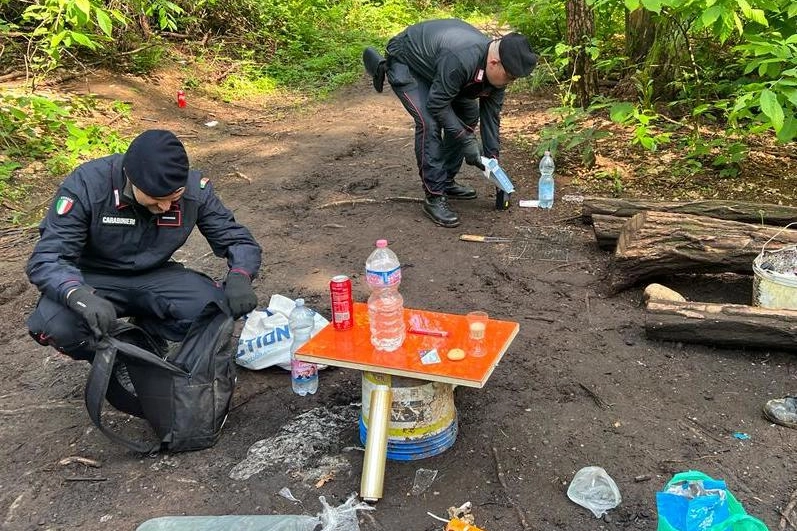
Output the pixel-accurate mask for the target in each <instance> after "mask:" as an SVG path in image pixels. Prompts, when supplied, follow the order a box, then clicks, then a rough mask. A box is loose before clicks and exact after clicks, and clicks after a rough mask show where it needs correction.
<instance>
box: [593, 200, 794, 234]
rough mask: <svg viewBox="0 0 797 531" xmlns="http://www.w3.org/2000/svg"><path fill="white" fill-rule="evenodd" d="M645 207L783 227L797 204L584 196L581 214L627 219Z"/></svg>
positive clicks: (792, 219) (790, 219) (788, 221)
mask: <svg viewBox="0 0 797 531" xmlns="http://www.w3.org/2000/svg"><path fill="white" fill-rule="evenodd" d="M648 210H655V211H657V212H672V213H675V214H692V215H695V216H707V217H710V218H716V219H724V220H727V221H739V222H742V223H753V224H759V225H774V226H780V227H784V226H786V225H788V224H789V223H791V222H792V221H794V220H796V219H797V207H790V206H782V205H771V204H767V203H751V202H746V201H723V200H716V199H711V200H705V201H655V200H645V199H616V198H613V197H585V198H584V201H583V203H582V211H581V215H582V219H583V220H584V222H585V223H590V222H591V220H592V219H593V218H594V216H595V215H596V214H602V215H604V216H616V217H621V218H630V217H631V216H633V215H635V214H638V213H640V212H644V211H648Z"/></svg>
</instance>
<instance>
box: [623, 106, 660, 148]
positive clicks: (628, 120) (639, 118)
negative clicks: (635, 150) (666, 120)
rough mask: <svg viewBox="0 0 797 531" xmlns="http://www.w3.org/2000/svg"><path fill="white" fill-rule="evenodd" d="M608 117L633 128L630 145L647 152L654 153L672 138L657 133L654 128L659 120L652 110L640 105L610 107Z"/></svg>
mask: <svg viewBox="0 0 797 531" xmlns="http://www.w3.org/2000/svg"><path fill="white" fill-rule="evenodd" d="M609 116H610V117H611V119H612V121H613V122H616V123H618V124H622V125H628V126H631V127H633V128H634V131H633V137H632V140H631V143H632V144H637V145H639V146H642V147H643V148H645V149H647V150H648V151H656V150H657V149H658V147H659V146H660V145H661V144H666V143H668V142H669V141H670V137H671V136H672V135H671V133H669V132H659V130H658V128H657V127H656V124H657V122H658V121H659V119H660V116H659V115H658V113H656V112H655V111H653V110H652V109H645V108H643V107H642V106H640V105H634V104H632V103H629V102H620V103H616V104H614V105H612V107H611V109H610V110H609Z"/></svg>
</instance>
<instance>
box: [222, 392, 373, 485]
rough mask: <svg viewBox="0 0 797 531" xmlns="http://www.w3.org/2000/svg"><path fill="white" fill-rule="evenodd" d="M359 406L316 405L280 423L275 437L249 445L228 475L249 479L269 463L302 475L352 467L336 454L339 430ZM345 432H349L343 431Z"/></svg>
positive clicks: (350, 421) (314, 475) (351, 421)
mask: <svg viewBox="0 0 797 531" xmlns="http://www.w3.org/2000/svg"><path fill="white" fill-rule="evenodd" d="M358 415H359V407H358V406H357V405H355V404H349V405H346V406H332V407H319V408H315V409H311V410H310V411H307V412H305V413H302V414H301V415H299V416H297V417H295V418H294V419H292V420H291V421H290V422H289V423H287V424H285V425H283V426H282V428H281V429H280V431H279V433H278V434H277V435H275V436H274V437H269V438H268V439H262V440H259V441H257V442H256V443H254V444H253V445H252V446H250V447H249V451H248V452H247V455H246V458H244V459H243V460H242V461H241V462H240V463H238V464H237V465H235V466H234V467H233V468H232V470H231V471H230V474H229V476H230V478H231V479H234V480H238V481H243V480H246V479H249V478H250V477H251V476H253V475H255V474H258V473H260V472H261V471H263V470H266V469H269V468H271V467H276V466H279V467H281V468H285V467H287V469H288V470H289V471H301V473H302V475H304V477H305V478H312V479H311V481H315V478H318V477H320V476H321V475H322V474H324V473H325V472H328V471H329V470H338V471H340V470H342V469H345V468H348V467H351V463H349V462H348V461H347V460H346V459H343V458H341V457H339V456H337V455H335V454H337V453H339V452H340V447H341V446H342V438H343V437H342V433H343V432H344V431H346V430H348V429H349V428H350V427H351V426H352V425H353V424H355V423H356V422H357V417H358ZM346 436H348V432H346Z"/></svg>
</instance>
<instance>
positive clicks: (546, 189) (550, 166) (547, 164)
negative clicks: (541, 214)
mask: <svg viewBox="0 0 797 531" xmlns="http://www.w3.org/2000/svg"><path fill="white" fill-rule="evenodd" d="M553 171H554V163H553V157H552V156H551V152H550V151H546V152H545V155H543V157H542V159H541V160H540V182H539V185H538V188H537V199H539V200H540V208H551V207H552V206H553V194H554V180H553Z"/></svg>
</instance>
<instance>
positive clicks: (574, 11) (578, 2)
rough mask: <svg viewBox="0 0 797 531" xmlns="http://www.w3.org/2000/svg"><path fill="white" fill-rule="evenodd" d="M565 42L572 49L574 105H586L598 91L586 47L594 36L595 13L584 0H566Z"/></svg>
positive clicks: (596, 77) (595, 73) (595, 75)
mask: <svg viewBox="0 0 797 531" xmlns="http://www.w3.org/2000/svg"><path fill="white" fill-rule="evenodd" d="M566 9H567V43H568V44H569V45H570V46H572V47H573V48H574V49H573V51H572V52H571V53H570V62H571V64H572V66H573V70H572V71H573V92H574V94H575V98H576V101H575V103H576V105H579V106H580V107H587V106H588V105H589V103H590V100H591V99H592V96H594V95H595V94H597V93H598V73H597V72H596V71H595V68H594V65H593V64H592V59H591V58H590V56H589V55H588V54H587V50H586V47H587V46H589V45H590V41H591V40H592V38H594V37H595V14H594V13H593V12H592V9H591V8H590V7H589V6H588V5H587V3H586V2H585V0H568V1H567V6H566Z"/></svg>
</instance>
